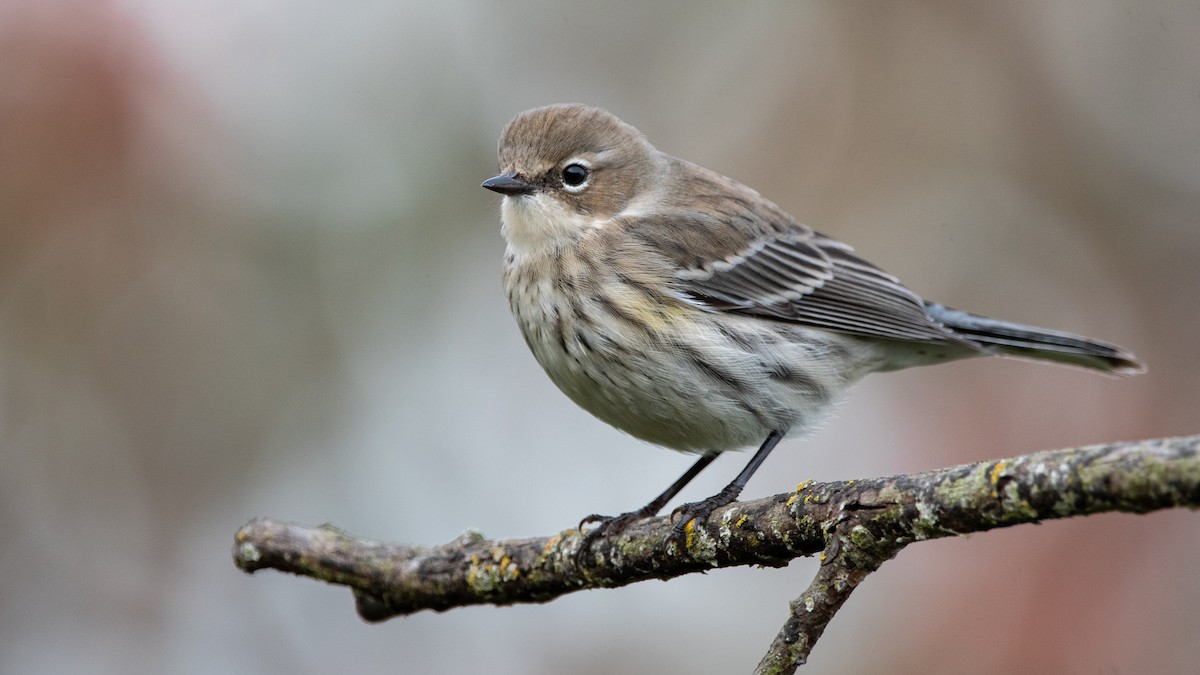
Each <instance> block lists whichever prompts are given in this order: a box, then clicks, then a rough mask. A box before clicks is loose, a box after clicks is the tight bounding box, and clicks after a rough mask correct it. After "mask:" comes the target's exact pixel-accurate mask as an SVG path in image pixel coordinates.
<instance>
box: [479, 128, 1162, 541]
mask: <svg viewBox="0 0 1200 675" xmlns="http://www.w3.org/2000/svg"><path fill="white" fill-rule="evenodd" d="M499 159H500V171H501V173H500V175H498V176H496V177H494V178H489V179H488V180H486V181H484V183H483V187H485V188H487V189H489V190H492V191H495V192H498V193H500V194H501V195H503V196H504V198H503V200H502V202H501V221H502V225H501V232H502V234H503V236H504V238H505V240H506V242H507V248H506V250H505V254H504V275H503V276H504V288H505V291H506V292H507V294H508V301H509V305H510V307H511V309H512V312H513V315H514V316H515V317H516V320H517V324H518V326H520V330H521V333H522V334H523V335H524V337H525V341H526V343H527V344H528V345H529V348H530V349H531V350H532V351H533V355H534V357H535V358H536V359H537V361H538V363H540V364H541V366H542V368H543V369H545V371H546V374H547V375H549V376H550V379H551V380H553V381H554V383H555V384H556V385H558V388H559V389H561V390H562V391H563V393H565V394H566V395H567V396H569V397H570V398H571V400H573V401H574V402H575V403H576V404H578V405H579V406H580V407H582V408H583V409H584V410H587V411H588V412H590V413H591V414H593V415H595V416H596V417H598V418H600V419H601V420H603V421H605V422H607V423H608V424H611V425H612V426H614V427H616V428H618V429H620V430H622V431H624V432H626V433H629V434H631V435H633V436H635V437H637V438H640V439H643V440H645V441H649V442H650V443H654V444H657V445H662V446H665V447H668V448H672V449H675V450H680V451H684V452H690V453H696V454H698V455H699V456H700V457H699V459H698V460H696V462H695V464H694V465H693V466H692V467H691V468H690V469H688V471H687V472H686V473H685V474H684V475H683V476H682V477H680V478H679V480H677V481H675V482H674V483H673V484H671V486H670V487H668V488H667V489H666V490H665V491H664V492H663V493H662V494H660V495H659V496H658V497H656V498H655V499H654V500H653V501H651V502H650V503H649V504H647V505H646V506H644V507H642V508H640V509H638V510H636V511H631V512H628V513H624V514H621V515H620V516H617V517H615V518H614V517H607V516H600V515H592V516H588V517H587V518H585V519H584V521H583V522H582V523H580V526H581V527H582V526H583V525H585V524H587V523H598V524H599V526H598V527H597V528H595V529H593V530H592V531H591V532H590V533H589V534H588V538H587V539H586V540H585V544H586V543H587V542H590V540H591V538H593V537H595V536H598V535H599V534H601V533H603V532H616V531H619V530H620V529H622V528H624V527H626V526H627V525H628V524H630V523H632V522H634V521H636V520H639V519H642V518H647V517H651V516H654V515H656V514H657V513H658V512H659V511H660V510H662V508H663V506H665V505H666V503H667V502H668V501H670V500H671V499H672V498H673V497H674V496H675V495H676V494H678V493H679V491H680V490H682V489H683V487H684V486H685V485H686V484H687V483H688V482H689V481H690V480H691V479H693V478H695V476H696V475H697V474H699V473H700V472H701V471H702V470H703V469H704V468H705V467H706V466H708V464H709V463H710V462H712V461H713V459H714V458H715V457H716V456H717V455H718V454H719V453H721V452H724V451H726V450H736V449H741V448H744V447H747V446H752V445H755V444H758V445H759V448H758V451H757V452H756V453H755V454H754V456H753V457H752V458H751V459H750V462H749V463H748V464H747V465H746V467H745V468H744V469H743V470H742V471H741V472H740V473H739V474H738V475H737V477H735V478H734V479H733V481H732V482H731V483H729V485H728V486H726V487H725V488H724V489H723V490H721V491H720V492H719V493H717V494H716V495H713V496H712V497H709V498H708V499H704V500H702V501H699V502H694V503H689V504H684V505H683V506H680V507H679V508H677V509H676V510H675V511H674V512H673V515H678V516H681V517H680V518H679V520H677V521H676V522H675V526H674V529H673V536H675V537H678V536H679V535H680V534H681V533H682V532H683V531H684V530H683V528H684V526H685V525H686V524H687V523H688V521H690V520H693V519H694V520H696V522H697V524H698V525H699V524H702V523H703V522H704V521H706V520H707V518H708V516H709V514H710V513H711V512H712V511H713V510H714V509H717V508H719V507H721V506H724V505H726V504H729V503H731V502H733V501H734V500H735V499H737V497H738V495H739V494H740V493H741V491H742V489H743V488H744V487H745V485H746V482H747V481H748V480H749V479H750V477H751V475H753V474H754V472H755V470H757V469H758V467H759V466H760V465H761V464H762V463H763V461H764V460H765V459H766V458H767V455H769V454H770V452H771V450H772V449H773V448H774V447H775V445H776V444H777V443H778V442H779V441H780V440H781V439H782V438H783V437H784V436H786V435H789V434H802V433H805V432H807V431H808V430H810V429H812V427H813V426H814V425H816V424H817V423H818V422H820V421H821V420H822V419H824V418H825V417H826V416H827V415H828V414H829V412H830V408H831V406H832V405H833V404H834V403H836V402H837V401H838V400H839V399H840V398H841V396H842V394H843V392H844V391H845V390H846V389H847V388H848V387H849V386H850V385H851V384H853V383H854V382H856V381H857V380H858V379H860V378H861V377H863V376H864V375H866V374H868V373H872V372H876V371H890V370H898V369H901V368H908V367H910V366H921V365H928V364H935V363H943V362H946V361H953V360H955V359H962V358H969V357H975V356H988V355H1010V356H1020V357H1026V358H1031V359H1041V360H1046V361H1056V362H1060V363H1067V364H1074V365H1077V366H1083V367H1085V368H1093V369H1096V370H1099V371H1102V372H1105V373H1114V374H1120V375H1127V374H1133V373H1138V372H1141V371H1143V370H1145V367H1144V366H1143V364H1142V363H1141V362H1140V361H1138V359H1137V357H1135V356H1134V355H1133V354H1132V353H1130V352H1129V351H1127V350H1125V349H1122V348H1121V347H1118V346H1116V345H1112V344H1106V343H1104V342H1100V341H1097V340H1092V339H1090V338H1086V337H1082V336H1079V335H1072V334H1070V333H1063V332H1059V331H1054V330H1047V329H1044V328H1035V327H1032V326H1023V325H1020V324H1015V323H1009V322H1005V321H998V320H995V319H989V318H985V317H982V316H977V315H974V314H968V313H966V312H963V311H959V310H956V309H951V308H949V307H945V306H943V305H939V304H935V303H931V302H926V301H924V300H922V299H921V298H920V297H918V296H917V295H916V294H914V293H913V292H912V291H910V290H909V289H907V288H905V287H904V286H903V285H901V284H900V282H899V281H898V280H897V279H896V278H895V277H893V276H891V275H890V274H887V273H886V272H884V271H882V270H880V269H879V268H878V267H876V266H874V265H872V264H871V263H869V262H867V261H865V260H863V259H862V258H860V257H858V256H857V255H856V254H855V253H854V250H853V249H852V248H850V246H848V245H846V244H843V243H842V242H840V241H837V240H835V239H832V238H830V237H827V236H825V235H823V234H820V233H818V232H815V231H813V230H812V229H811V228H809V227H807V226H805V225H802V224H800V223H799V222H797V221H796V220H795V219H794V218H793V217H792V216H790V215H788V214H787V213H785V212H784V211H783V209H781V208H779V207H778V206H776V205H775V204H774V203H773V202H771V201H769V200H768V199H766V198H764V197H763V196H762V195H760V194H759V193H758V192H755V191H754V190H752V189H750V188H748V187H746V186H745V185H742V184H741V183H738V182H737V181H734V180H732V179H729V178H726V177H725V176H722V175H720V174H717V173H715V172H712V171H709V170H708V169H704V168H702V167H699V166H697V165H695V164H692V163H690V162H687V161H684V160H681V159H676V158H675V157H671V156H669V155H667V154H664V153H662V152H659V151H658V150H657V149H655V148H654V146H652V145H650V143H649V142H648V141H647V140H646V138H645V137H644V136H643V135H642V134H641V132H639V131H638V130H637V129H635V128H633V127H632V126H630V125H628V124H626V123H624V122H622V121H621V120H619V119H617V118H616V117H615V116H614V115H612V114H611V113H609V112H607V111H605V110H602V109H600V108H594V107H589V106H585V105H580V104H560V105H551V106H546V107H542V108H535V109H533V110H528V111H525V112H523V113H520V114H519V115H517V116H516V117H515V118H514V119H513V120H512V121H511V122H509V123H508V125H507V126H506V127H505V129H504V132H503V134H502V135H501V137H500V146H499Z"/></svg>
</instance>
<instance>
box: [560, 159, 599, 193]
mask: <svg viewBox="0 0 1200 675" xmlns="http://www.w3.org/2000/svg"><path fill="white" fill-rule="evenodd" d="M591 177H592V166H591V164H589V163H587V162H585V161H583V160H580V159H572V160H570V161H568V162H567V163H566V164H565V165H564V166H563V169H562V186H563V189H564V190H566V191H567V192H573V193H579V192H583V191H584V190H585V189H587V186H588V182H589V179H590V178H591Z"/></svg>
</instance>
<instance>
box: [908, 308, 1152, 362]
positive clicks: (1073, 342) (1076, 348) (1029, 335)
mask: <svg viewBox="0 0 1200 675" xmlns="http://www.w3.org/2000/svg"><path fill="white" fill-rule="evenodd" d="M925 309H926V310H927V311H928V312H929V316H931V317H933V318H934V319H936V320H937V321H939V322H941V323H942V325H944V326H945V327H946V328H949V329H950V330H951V331H953V332H954V333H955V334H956V335H959V336H961V337H964V338H966V339H968V340H971V341H973V342H977V343H979V344H981V345H983V346H984V347H985V348H987V349H990V350H992V351H994V352H996V353H998V354H1009V355H1011V356H1021V357H1024V358H1030V359H1042V360H1045V361H1058V362H1060V363H1070V364H1073V365H1076V366H1083V367H1085V368H1094V369H1096V370H1101V371H1104V372H1106V373H1113V374H1115V375H1134V374H1137V373H1141V372H1144V371H1145V370H1146V365H1145V364H1144V363H1142V362H1141V361H1139V360H1138V358H1137V357H1136V356H1134V355H1133V353H1132V352H1130V351H1128V350H1126V349H1123V348H1121V347H1118V346H1117V345H1113V344H1109V343H1107V342H1100V341H1099V340H1093V339H1091V338H1086V337H1083V336H1082V335H1072V334H1071V333H1063V332H1061V331H1056V330H1049V329H1047V328H1037V327H1035V326H1023V325H1021V324H1018V323H1009V322H1007V321H997V320H996V319H989V318H987V317H983V316H978V315H976V314H969V313H967V312H963V311H961V310H957V309H952V308H950V307H945V306H943V305H938V304H935V303H932V302H928V303H925Z"/></svg>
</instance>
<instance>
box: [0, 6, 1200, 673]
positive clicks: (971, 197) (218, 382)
mask: <svg viewBox="0 0 1200 675" xmlns="http://www.w3.org/2000/svg"><path fill="white" fill-rule="evenodd" d="M1197 35H1200V3H1197V2H1194V1H1193V2H1163V1H1156V2H1137V3H1132V2H1131V3H1120V2H1100V3H1097V2H1083V1H1071V2H1055V3H1035V2H1021V3H959V2H950V1H944V2H909V3H903V4H902V5H900V4H882V3H857V2H838V3H806V4H795V3H775V4H767V3H736V4H734V3H708V4H702V3H688V4H687V5H686V6H683V5H677V4H676V3H666V2H641V3H623V2H591V3H558V2H544V3H536V2H510V3H504V4H503V5H501V4H499V3H495V4H493V3H485V2H466V1H463V2H442V3H424V2H404V1H398V0H390V1H387V2H384V1H375V0H366V1H362V2H349V3H320V2H308V1H304V0H302V1H299V2H283V1H281V0H253V1H251V2H230V1H224V0H218V1H216V2H203V3H202V2H188V1H186V0H170V1H159V0H126V1H119V0H0V527H3V532H4V544H3V545H2V546H0V672H4V673H68V672H96V673H166V672H171V673H235V672H236V673H282V672H288V673H325V672H361V673H376V672H380V673H382V672H414V673H418V672H419V673H463V672H481V671H486V672H489V673H496V674H509V673H511V674H517V673H533V674H539V673H583V674H588V673H596V674H599V673H611V672H628V673H642V672H646V673H649V672H713V673H718V672H719V673H731V672H749V671H750V670H751V669H752V668H753V666H754V664H755V663H757V661H758V658H759V657H760V656H761V654H762V652H763V651H764V650H765V649H766V647H767V645H768V644H769V642H770V640H771V638H772V637H773V636H774V634H775V632H776V630H778V628H779V626H780V625H781V623H782V621H783V619H784V617H785V616H786V612H787V602H788V600H789V599H791V598H792V597H794V596H796V595H797V594H798V593H799V592H800V591H801V590H802V589H803V588H804V586H805V585H806V584H807V583H808V581H809V579H810V578H811V576H812V574H813V572H814V569H815V568H814V565H815V563H814V562H813V561H811V560H801V561H797V562H795V563H793V564H792V565H791V566H790V567H789V568H787V569H782V570H758V569H735V570H724V571H718V572H713V573H711V574H708V575H703V576H701V575H695V576H692V577H689V578H684V579H678V580H674V581H671V582H670V583H665V584H660V583H644V584H639V585H636V586H633V587H629V588H624V589H619V590H606V591H593V592H586V593H579V594H575V595H573V596H570V597H566V598H562V599H560V600H557V601H555V602H553V603H550V604H548V605H544V606H524V607H511V608H494V607H479V608H469V609H463V610H456V611H452V612H448V613H445V614H433V613H423V614H419V615H416V616H413V617H410V618H407V619H398V620H393V621H390V622H387V623H384V624H382V625H366V624H364V623H363V622H361V621H360V620H359V619H358V618H357V617H356V615H355V614H354V611H353V604H352V601H351V598H350V594H349V593H348V592H346V591H345V590H344V589H340V588H333V587H328V586H324V585H321V584H318V583H314V582H312V581H309V580H301V579H297V578H293V577H287V576H283V575H280V574H275V573H261V574H258V575H255V576H253V577H250V576H246V575H244V574H242V573H241V572H239V571H237V570H236V569H235V568H234V566H233V564H232V562H231V559H230V549H231V546H232V542H233V534H234V532H235V531H236V530H237V528H238V527H240V526H241V525H242V524H244V523H245V522H246V521H247V520H249V519H250V518H252V517H254V516H271V517H275V518H282V519H289V520H295V521H299V522H304V523H310V524H316V523H321V522H332V523H335V524H337V525H338V526H340V527H342V528H344V529H347V530H349V531H351V532H353V533H355V534H358V535H361V536H367V537H372V538H378V539H389V540H400V541H407V542H413V543H424V544H434V543H440V542H444V541H447V540H449V539H451V538H453V537H455V536H456V535H458V534H459V533H460V532H462V531H463V530H465V529H467V528H468V527H474V528H479V529H481V530H482V531H483V532H484V533H485V534H487V535H488V536H491V537H514V536H532V535H547V534H551V533H553V532H556V531H558V530H561V529H565V528H568V527H570V526H572V525H573V524H575V523H576V522H578V520H579V518H580V517H581V516H582V515H584V514H588V513H593V512H606V513H616V512H620V511H624V510H629V509H632V508H635V507H638V506H641V505H642V504H643V503H645V502H646V501H647V500H648V499H649V498H650V497H652V496H653V495H655V494H657V493H658V492H659V491H660V490H661V489H662V488H664V487H665V486H666V485H667V484H668V483H669V482H670V481H672V480H673V479H675V478H676V477H677V476H678V475H679V474H680V473H682V472H683V470H684V469H685V468H686V467H687V466H688V465H689V464H690V463H691V458H689V457H686V456H683V455H678V454H675V453H672V452H669V451H666V450H662V449H658V448H654V447H651V446H647V445H644V444H642V443H640V442H638V441H635V440H632V439H630V438H628V437H625V436H623V435H622V434H620V433H618V432H616V431H614V430H612V429H610V428H608V427H606V426H605V425H603V424H602V423H600V422H597V421H595V420H593V419H591V418H590V417H589V416H588V415H587V414H586V413H584V412H582V411H580V410H578V409H576V408H575V407H574V406H573V405H572V404H571V403H570V402H569V401H568V400H567V399H566V398H565V397H564V396H562V395H561V394H559V393H558V392H557V391H556V390H555V388H554V386H553V385H552V384H551V383H550V381H549V380H548V379H547V378H546V377H545V375H544V374H543V373H542V372H541V370H540V368H538V366H537V364H536V363H535V362H534V360H533V358H532V357H531V356H530V355H529V353H528V352H527V350H526V347H525V345H524V344H523V342H522V340H521V338H520V336H519V334H518V332H517V329H516V327H515V325H514V323H513V321H512V319H511V318H510V316H509V314H508V308H507V306H506V302H505V299H504V296H503V293H502V291H501V288H500V280H499V265H500V256H501V252H502V250H503V242H502V240H501V238H500V234H499V228H498V225H499V224H498V218H499V215H498V198H497V197H496V196H495V195H493V194H491V193H489V192H487V191H485V190H481V189H480V188H479V183H480V182H481V181H482V180H484V179H486V178H488V177H490V176H492V175H493V174H494V173H495V162H496V160H495V144H496V139H497V138H498V136H499V133H500V130H501V128H502V126H503V125H504V123H505V122H506V121H507V120H508V119H509V118H511V117H512V116H513V115H514V114H515V113H517V112H519V111H521V110H523V109H526V108H530V107H534V106H537V105H542V104H546V103H551V102H563V101H582V102H587V103H591V104H595V105H600V106H603V107H606V108H608V109H610V110H612V111H613V112H615V113H616V114H618V115H619V116H621V117H622V118H624V119H625V120H626V121H628V122H630V123H632V124H634V125H635V126H637V127H639V128H640V129H642V130H643V131H644V132H645V133H646V134H647V136H648V137H649V138H650V140H651V141H652V142H653V143H654V144H655V145H657V146H658V147H659V148H660V149H662V150H664V151H666V152H669V153H671V154H675V155H678V156H681V157H684V158H686V159H690V160H692V161H695V162H697V163H699V164H702V165H704V166H707V167H709V168H712V169H715V170H717V171H720V172H721V173H724V174H727V175H729V176H732V177H735V178H737V179H739V180H741V181H742V182H745V183H747V184H750V185H752V186H754V187H756V188H757V189H759V190H760V191H761V192H762V193H763V194H764V195H766V196H768V197H770V198H772V199H773V200H775V201H777V202H778V203H779V204H780V205H782V206H783V207H784V208H785V209H787V210H788V211H790V212H791V213H793V214H795V215H796V216H797V218H799V219H800V220H802V221H803V222H806V223H809V224H811V225H813V226H814V227H816V228H817V229H819V230H822V231H824V232H826V233H828V234H831V235H834V236H836V237H838V238H841V239H844V240H846V241H849V242H851V243H853V244H854V245H855V246H856V247H857V248H858V250H859V252H861V253H862V254H863V255H864V256H865V257H867V258H868V259H870V260H872V261H874V262H876V263H878V264H880V265H881V266H882V267H884V268H885V269H887V270H889V271H891V272H893V273H894V274H896V275H898V276H899V277H900V278H902V279H903V280H905V281H906V282H907V283H908V285H909V286H910V287H912V288H913V289H914V290H916V291H917V292H918V293H920V294H922V295H924V296H925V297H927V298H931V299H934V300H937V301H940V302H944V303H947V304H950V305H953V306H956V307H961V308H963V309H968V310H972V311H976V312H980V313H987V314H991V315H994V316H997V317H1002V318H1007V319H1011V320H1016V321H1022V322H1028V323H1035V324H1043V325H1049V326H1053V327H1056V328H1060V329H1065V330H1071V331H1076V332H1081V333H1084V334H1087V335H1092V336H1095V337H1099V338H1103V339H1107V340H1111V341H1114V342H1117V343H1119V344H1122V345H1125V346H1128V347H1130V348H1131V349H1133V350H1135V351H1136V352H1137V353H1138V354H1139V355H1140V356H1141V357H1143V358H1144V359H1145V360H1146V361H1147V362H1148V363H1149V364H1150V372H1149V373H1148V374H1146V375H1143V376H1140V377H1137V378H1132V379H1116V378H1106V377H1101V376H1097V375H1095V374H1093V373H1090V372H1085V371H1082V370H1074V369H1069V368H1060V367H1053V366H1047V365H1040V364H1033V363H1026V362H1020V361H1012V360H999V359H994V360H980V361H973V362H969V363H959V364H955V365H950V366H945V367H938V368H924V369H918V370H915V371H907V372H901V373H896V374H888V375H877V376H873V377H871V378H868V379H867V380H866V381H864V382H863V383H862V384H861V385H859V386H858V387H857V388H856V389H855V391H854V392H853V393H852V395H851V396H850V398H849V399H848V400H847V401H846V403H845V405H843V406H842V407H841V408H840V410H839V413H838V414H837V416H836V417H835V419H833V420H831V421H830V422H829V423H827V424H826V425H825V426H824V428H822V429H821V430H819V431H818V432H817V433H816V434H814V435H813V436H811V437H809V438H806V439H794V440H788V441H786V442H785V444H784V445H783V446H782V448H781V450H780V451H777V452H776V453H775V455H774V456H773V457H772V458H771V460H770V462H768V464H767V466H766V467H765V468H764V470H763V471H761V472H759V475H758V476H756V477H755V479H754V480H753V481H752V482H751V483H750V486H749V488H748V490H747V492H746V496H748V497H760V496H765V495H768V494H771V493H776V492H782V491H785V490H788V489H791V488H792V487H793V486H794V485H795V484H796V483H797V482H799V481H800V480H803V479H807V478H813V479H842V478H853V477H865V476H876V475H885V474H891V473H898V472H912V471H919V470H925V469H931V468H936V467H941V466H946V465H951V464H956V463H961V462H968V461H979V460H984V459H987V458H992V457H998V456H1004V455H1011V454H1018V453H1024V452H1029V451H1033V450H1039V449H1045V448H1055V447H1065V446H1072V445H1081V444H1087V443H1095V442H1103V441H1110V440H1121V439H1135V438H1142V437H1157V436H1166V435H1175V434H1186V433H1195V432H1200V415H1197V410H1198V408H1200V405H1198V402H1200V368H1198V366H1197V365H1196V355H1195V345H1196V335H1198V334H1200V303H1198V293H1200V265H1198V264H1197V262H1196V261H1197V259H1198V258H1200V76H1198V75H1197V73H1200V40H1197V39H1196V36H1197ZM745 459H746V457H745V456H733V457H725V458H722V459H721V460H720V461H718V462H717V463H716V464H714V466H713V467H711V468H710V469H709V470H708V471H707V472H706V474H705V475H704V476H702V477H701V479H699V480H697V481H696V483H695V484H694V485H692V486H691V487H690V488H689V489H688V490H687V491H686V492H685V495H684V496H685V498H686V499H689V500H694V499H698V498H700V497H703V496H707V495H708V494H711V493H713V492H715V491H716V490H717V489H719V488H720V487H721V486H723V485H724V484H725V483H726V482H727V481H728V480H729V479H730V478H731V477H732V476H733V475H734V473H736V471H737V470H738V469H740V468H741V466H742V463H743V462H744V460H745ZM1198 529H1200V521H1198V520H1197V515H1196V514H1195V513H1188V512H1168V513H1156V514H1152V515H1148V516H1141V517H1136V516H1126V515H1106V516H1101V517H1094V518H1088V519H1081V520H1074V521H1070V522H1052V523H1046V524H1044V525H1041V526H1038V527H1020V528H1015V529H1011V530H1006V531H999V532H992V533H988V534H985V535H978V536H973V537H970V538H960V539H955V540H942V541H937V542H929V543H924V544H921V545H919V546H913V547H911V548H910V549H908V550H906V551H904V552H903V553H902V554H901V555H900V556H899V557H898V558H897V559H896V560H894V561H892V562H890V563H888V564H887V565H885V566H884V567H883V568H882V570H881V571H880V572H879V573H878V574H876V575H874V576H872V577H871V579H870V580H869V581H868V582H867V583H866V584H865V585H864V586H863V587H862V588H860V589H859V590H858V592H857V593H856V594H855V595H854V597H853V598H852V599H851V600H850V602H849V603H848V605H847V607H846V608H845V610H844V611H843V612H842V613H841V614H839V615H838V617H837V618H836V619H835V621H834V622H833V624H832V625H831V626H830V628H829V630H828V631H827V632H826V634H825V637H824V639H823V640H822V642H821V643H820V644H819V645H818V647H817V649H816V652H815V654H814V655H813V658H812V660H811V662H810V666H809V668H808V670H806V671H805V672H809V671H811V672H818V673H861V672H879V671H883V670H886V671H887V672H892V673H906V672H912V673H962V672H972V673H1007V672H1013V671H1015V670H1020V671H1022V672H1046V673H1050V672H1054V673H1130V672H1142V673H1183V672H1194V668H1195V664H1196V663H1200V640H1197V639H1196V626H1197V625H1200V585H1198V584H1197V583H1196V576H1195V566H1196V561H1197V560H1198V559H1200V537H1197V536H1196V533H1197V531H1198Z"/></svg>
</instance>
